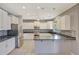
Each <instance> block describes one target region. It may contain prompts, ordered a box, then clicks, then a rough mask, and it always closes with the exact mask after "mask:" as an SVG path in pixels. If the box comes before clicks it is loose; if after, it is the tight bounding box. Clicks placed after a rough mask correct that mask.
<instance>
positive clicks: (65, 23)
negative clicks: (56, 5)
mask: <svg viewBox="0 0 79 59" xmlns="http://www.w3.org/2000/svg"><path fill="white" fill-rule="evenodd" d="M60 22H61V23H60V24H61V30H71V28H70V16H69V15H65V16H63V17H61V19H60Z"/></svg>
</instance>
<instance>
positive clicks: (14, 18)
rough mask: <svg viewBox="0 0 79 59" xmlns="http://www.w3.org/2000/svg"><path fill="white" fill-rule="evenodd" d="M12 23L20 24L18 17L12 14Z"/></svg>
mask: <svg viewBox="0 0 79 59" xmlns="http://www.w3.org/2000/svg"><path fill="white" fill-rule="evenodd" d="M11 23H12V24H18V17H15V16H12V20H11Z"/></svg>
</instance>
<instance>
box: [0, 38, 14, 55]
mask: <svg viewBox="0 0 79 59" xmlns="http://www.w3.org/2000/svg"><path fill="white" fill-rule="evenodd" d="M14 48H15V38H14V37H13V38H10V39H8V40H5V41H3V42H0V55H6V54H8V53H10V52H11V51H12V50H13V49H14Z"/></svg>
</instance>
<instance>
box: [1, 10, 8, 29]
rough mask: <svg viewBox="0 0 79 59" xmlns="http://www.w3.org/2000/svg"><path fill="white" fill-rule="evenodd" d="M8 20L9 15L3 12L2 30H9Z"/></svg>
mask: <svg viewBox="0 0 79 59" xmlns="http://www.w3.org/2000/svg"><path fill="white" fill-rule="evenodd" d="M7 20H8V14H7V12H5V11H3V10H2V30H7Z"/></svg>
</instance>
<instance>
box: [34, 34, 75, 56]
mask: <svg viewBox="0 0 79 59" xmlns="http://www.w3.org/2000/svg"><path fill="white" fill-rule="evenodd" d="M45 34H46V33H45ZM74 41H76V39H74V38H71V37H64V36H61V35H57V34H52V35H51V34H49V35H44V34H43V35H42V34H41V35H37V36H34V42H35V49H34V51H35V53H36V54H38V55H50V54H51V55H52V54H54V55H55V54H71V52H72V50H73V42H74Z"/></svg>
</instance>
